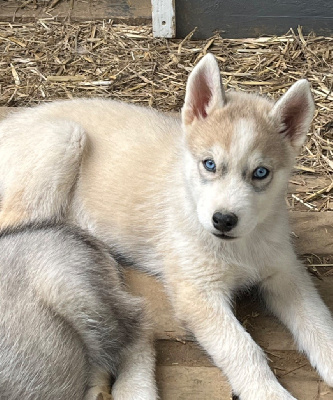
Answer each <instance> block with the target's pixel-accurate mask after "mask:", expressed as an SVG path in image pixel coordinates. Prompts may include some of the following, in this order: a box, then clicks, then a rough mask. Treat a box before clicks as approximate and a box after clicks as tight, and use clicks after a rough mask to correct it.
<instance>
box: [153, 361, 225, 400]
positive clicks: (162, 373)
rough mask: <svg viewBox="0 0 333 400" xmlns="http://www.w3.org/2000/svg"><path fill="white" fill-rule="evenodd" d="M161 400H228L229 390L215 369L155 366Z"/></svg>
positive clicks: (219, 372) (218, 371)
mask: <svg viewBox="0 0 333 400" xmlns="http://www.w3.org/2000/svg"><path fill="white" fill-rule="evenodd" d="M156 375H157V385H158V387H159V390H160V395H161V399H162V400H221V399H223V400H229V399H231V390H230V386H229V384H228V383H227V382H226V380H225V379H224V378H223V377H222V375H221V371H220V370H219V369H218V368H216V367H211V368H209V367H185V366H178V365H172V366H157V374H156Z"/></svg>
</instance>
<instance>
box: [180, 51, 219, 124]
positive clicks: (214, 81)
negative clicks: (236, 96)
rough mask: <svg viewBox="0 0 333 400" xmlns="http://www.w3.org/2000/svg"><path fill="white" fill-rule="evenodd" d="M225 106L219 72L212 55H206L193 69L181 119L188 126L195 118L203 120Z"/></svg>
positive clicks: (187, 86)
mask: <svg viewBox="0 0 333 400" xmlns="http://www.w3.org/2000/svg"><path fill="white" fill-rule="evenodd" d="M224 104H225V93H224V90H223V87H222V83H221V77H220V71H219V67H218V64H217V61H216V59H215V57H214V56H213V54H210V53H209V54H207V55H206V56H205V57H203V58H202V59H201V60H200V62H199V63H198V64H197V65H196V66H195V67H194V69H193V71H192V72H191V74H190V76H189V78H188V81H187V85H186V95H185V103H184V106H183V109H182V119H183V123H184V124H185V125H190V124H191V123H192V122H193V120H194V119H195V118H197V119H205V118H206V117H207V116H208V115H209V114H210V113H211V112H212V111H213V110H214V109H216V108H221V107H223V105H224Z"/></svg>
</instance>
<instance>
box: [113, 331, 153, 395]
mask: <svg viewBox="0 0 333 400" xmlns="http://www.w3.org/2000/svg"><path fill="white" fill-rule="evenodd" d="M112 396H113V398H114V400H156V399H157V398H158V395H157V388H156V384H155V350H154V347H153V337H152V332H151V330H150V328H147V327H145V328H144V329H143V332H142V334H141V336H140V338H139V339H138V340H136V341H135V342H134V343H133V344H132V345H131V346H128V347H127V348H126V349H125V350H124V353H123V360H122V362H121V364H120V369H119V374H118V376H117V379H116V382H115V384H114V385H113V388H112Z"/></svg>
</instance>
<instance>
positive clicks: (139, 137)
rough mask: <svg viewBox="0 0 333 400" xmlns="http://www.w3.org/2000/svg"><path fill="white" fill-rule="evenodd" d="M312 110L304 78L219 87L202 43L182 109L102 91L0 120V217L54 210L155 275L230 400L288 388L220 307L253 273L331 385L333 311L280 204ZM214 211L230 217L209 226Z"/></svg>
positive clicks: (282, 398)
mask: <svg viewBox="0 0 333 400" xmlns="http://www.w3.org/2000/svg"><path fill="white" fill-rule="evenodd" d="M313 112H314V104H313V100H312V96H311V93H310V88H309V84H308V83H307V81H305V80H301V81H298V82H297V83H295V84H294V85H293V86H292V87H291V88H290V89H289V90H288V91H287V93H286V94H285V95H284V96H282V97H281V99H280V100H279V101H278V102H277V103H275V104H274V103H273V102H271V101H269V100H267V99H264V98H262V97H259V96H256V95H251V94H242V93H235V92H230V93H224V91H223V88H222V85H221V82H220V73H219V70H218V66H217V63H216V61H215V59H214V57H213V56H212V55H210V54H209V55H207V56H205V57H204V58H203V59H202V60H201V61H200V62H199V64H198V65H197V66H196V67H195V68H194V70H193V71H192V73H191V74H190V76H189V79H188V83H187V90H186V98H185V104H184V107H183V110H182V116H181V118H179V117H174V116H170V115H164V114H161V113H158V112H156V111H154V110H150V109H146V108H141V107H137V106H134V105H128V104H124V103H119V102H115V101H105V100H73V101H68V102H64V101H62V102H55V103H52V104H49V105H45V106H41V107H37V108H34V109H31V110H27V111H24V112H22V113H20V114H18V115H13V116H11V117H9V118H8V119H7V120H5V121H4V122H2V124H1V125H0V182H1V184H0V187H1V193H2V211H1V213H0V224H2V225H3V226H8V225H15V224H17V223H20V222H21V221H29V220H33V219H35V218H42V217H48V218H49V217H53V218H57V219H63V218H65V219H66V220H69V221H72V222H74V223H75V224H77V225H80V226H81V227H84V228H87V229H88V230H90V231H91V232H93V233H94V234H95V235H97V236H98V237H99V238H101V239H103V240H104V241H105V242H106V243H108V244H109V246H111V248H112V249H113V250H114V251H115V252H116V253H118V254H122V255H124V256H125V258H126V259H128V260H131V261H133V262H134V263H135V264H136V265H137V266H138V267H140V268H142V269H145V270H147V271H149V272H150V273H153V274H158V275H160V276H161V278H162V279H163V281H164V283H165V287H166V291H167V293H168V294H169V296H170V299H171V301H172V303H173V306H174V309H175V313H176V315H177V316H178V318H180V319H181V320H182V321H184V323H185V324H186V325H187V327H188V328H189V329H191V330H192V332H193V333H194V335H195V336H196V338H197V340H198V341H199V343H200V344H201V346H202V347H203V348H204V349H205V350H206V351H207V352H208V354H209V355H210V356H211V358H212V359H213V360H214V362H215V364H216V365H217V366H218V367H220V368H221V369H222V371H223V372H224V373H225V374H226V375H227V377H228V379H229V381H230V383H231V385H232V387H233V390H234V392H235V394H237V395H239V397H240V399H241V400H267V399H270V400H291V399H293V397H292V395H291V394H289V393H288V392H287V391H286V390H285V389H284V388H283V387H281V386H280V384H279V383H278V381H277V379H276V378H275V376H274V374H273V373H272V371H271V370H270V369H269V367H268V365H267V362H266V359H265V356H264V354H263V352H262V350H261V349H260V348H259V347H258V346H257V344H256V343H255V342H254V341H253V340H252V339H251V337H250V336H249V334H248V333H247V332H246V331H245V330H244V328H243V327H242V326H241V325H240V324H239V322H238V321H237V319H236V318H235V316H234V314H233V312H232V309H231V307H230V299H231V298H232V297H233V294H234V293H235V291H237V290H239V289H241V288H243V287H248V286H251V285H254V284H256V285H258V286H259V287H260V289H261V292H262V295H263V297H264V299H265V300H266V302H267V305H268V307H269V308H270V309H271V310H272V312H273V313H274V314H275V315H277V316H278V317H279V318H280V320H281V321H282V322H283V323H284V324H285V325H286V326H287V327H288V328H289V329H290V330H291V332H292V333H293V335H294V337H295V340H296V342H297V343H298V345H299V348H300V350H302V351H304V352H305V353H306V354H307V356H308V357H309V359H310V361H311V363H312V365H313V366H314V367H315V368H317V370H318V372H319V374H320V375H321V377H322V378H323V379H324V380H325V381H326V382H327V383H328V384H329V385H333V321H332V317H331V315H330V313H329V311H328V309H327V307H326V306H325V305H324V304H323V302H322V300H321V299H320V297H319V295H318V293H317V291H316V290H315V288H314V285H313V284H312V282H311V280H310V278H309V277H308V275H307V273H306V271H305V269H304V268H303V266H302V265H301V263H300V261H298V259H297V257H296V255H295V253H294V250H293V248H292V244H291V241H290V237H289V225H288V218H287V211H286V209H285V203H284V196H285V192H286V186H287V182H288V176H289V174H290V171H291V168H292V165H293V163H294V158H295V155H296V154H297V152H298V151H299V148H300V146H301V144H302V143H303V141H304V139H305V136H306V133H307V131H308V128H309V124H310V122H311V119H312V116H313ZM60 130H61V132H59V131H60ZM207 160H210V161H214V163H215V167H216V168H215V171H208V170H207V168H205V162H206V161H207ZM258 168H265V169H267V170H269V174H268V175H267V177H265V178H264V179H256V178H255V177H254V173H255V171H256V170H257V169H258ZM261 171H262V170H261ZM216 213H219V214H221V215H222V216H226V215H227V216H228V215H234V216H236V217H237V223H236V224H234V226H231V225H230V224H229V225H228V224H227V223H226V224H227V225H226V227H227V228H223V229H222V228H221V229H217V228H216V224H215V222H214V218H213V217H214V215H215V214H216Z"/></svg>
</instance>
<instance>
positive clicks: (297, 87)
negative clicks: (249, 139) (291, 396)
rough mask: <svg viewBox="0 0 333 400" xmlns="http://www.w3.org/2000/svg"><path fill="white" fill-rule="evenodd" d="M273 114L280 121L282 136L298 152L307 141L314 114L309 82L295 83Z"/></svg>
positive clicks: (276, 105) (278, 103)
mask: <svg viewBox="0 0 333 400" xmlns="http://www.w3.org/2000/svg"><path fill="white" fill-rule="evenodd" d="M271 114H272V116H273V117H274V118H275V119H276V120H277V121H278V124H279V126H280V133H281V135H283V136H284V137H286V138H287V139H289V141H290V143H291V145H292V146H293V147H294V148H295V150H298V149H299V148H300V147H301V146H302V144H303V143H304V141H305V138H306V134H307V132H308V130H309V127H310V124H311V121H312V118H313V114H314V102H313V98H312V94H311V90H310V84H309V82H308V81H307V80H306V79H302V80H300V81H297V82H296V83H294V84H293V85H292V87H291V88H290V89H289V90H288V91H287V92H286V93H285V94H284V95H283V96H282V97H281V98H280V100H278V101H277V102H276V104H275V105H274V107H273V109H272V111H271Z"/></svg>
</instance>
